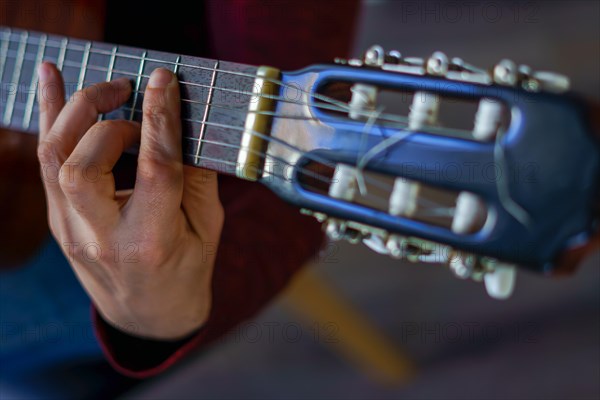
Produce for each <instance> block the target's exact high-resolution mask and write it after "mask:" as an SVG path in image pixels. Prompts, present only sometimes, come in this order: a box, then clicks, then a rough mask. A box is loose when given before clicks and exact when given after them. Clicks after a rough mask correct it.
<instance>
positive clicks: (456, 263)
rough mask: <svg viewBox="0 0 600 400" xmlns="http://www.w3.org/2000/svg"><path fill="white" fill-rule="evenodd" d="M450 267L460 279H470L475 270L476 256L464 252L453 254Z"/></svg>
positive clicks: (449, 263)
mask: <svg viewBox="0 0 600 400" xmlns="http://www.w3.org/2000/svg"><path fill="white" fill-rule="evenodd" d="M448 266H449V267H450V271H452V272H453V273H454V275H456V276H457V277H458V278H460V279H467V278H470V277H471V276H472V275H473V270H474V268H475V256H474V255H473V254H468V253H463V252H453V253H452V254H451V255H450V257H449V262H448Z"/></svg>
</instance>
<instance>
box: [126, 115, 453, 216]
mask: <svg viewBox="0 0 600 400" xmlns="http://www.w3.org/2000/svg"><path fill="white" fill-rule="evenodd" d="M123 109H124V111H130V110H131V107H123ZM135 112H138V113H139V112H141V111H140V110H135ZM184 120H186V121H188V122H192V123H197V124H206V125H209V126H215V127H219V128H225V129H228V130H239V131H247V132H248V131H249V130H247V129H246V128H244V127H239V126H235V125H227V124H219V123H214V122H209V121H206V122H203V121H199V120H193V119H188V118H185V119H184ZM228 130H226V131H225V132H226V133H229V134H231V133H232V132H229V131H228ZM249 132H250V133H251V134H252V135H255V136H258V137H261V138H262V139H264V140H269V141H274V142H277V143H279V144H281V145H283V146H285V147H288V148H290V149H291V150H292V151H296V152H298V153H300V154H301V155H303V156H306V157H307V158H308V159H309V160H311V161H316V162H321V163H323V164H330V165H329V166H330V167H331V168H334V167H335V164H331V161H330V160H327V159H324V158H321V157H318V156H316V155H313V154H309V153H307V152H305V151H303V150H301V149H299V148H298V147H296V146H294V145H292V144H290V143H288V142H286V141H283V140H281V139H277V138H272V137H269V136H266V135H264V134H261V133H260V132H256V131H249ZM184 139H185V140H191V141H194V142H199V143H208V144H215V145H222V146H225V147H230V148H234V149H241V148H242V147H241V146H240V145H236V144H233V143H225V142H217V141H212V140H208V139H200V138H194V137H184ZM246 150H247V151H250V152H251V153H254V154H257V155H259V156H261V157H269V158H271V159H274V160H275V161H278V162H280V163H282V164H284V165H287V166H290V167H293V168H294V169H296V170H298V171H299V172H300V173H303V174H306V175H308V176H309V177H311V178H316V179H318V180H320V181H322V182H324V183H328V184H331V177H329V176H327V175H322V174H316V173H315V171H313V170H310V169H307V168H304V167H300V166H297V165H294V164H293V163H290V162H289V161H287V160H285V159H282V158H280V157H277V156H273V155H270V154H268V153H265V152H260V151H257V150H253V149H246ZM187 155H188V156H189V154H187ZM199 158H201V157H199ZM212 161H215V162H217V161H218V160H216V159H213V160H212ZM223 162H224V163H227V164H232V165H237V163H235V162H232V161H223ZM272 175H274V176H276V177H279V178H282V179H284V180H289V179H290V178H289V177H284V176H282V175H275V174H272ZM365 180H366V181H367V182H369V183H370V184H372V185H373V186H375V187H378V188H379V189H382V190H390V191H391V190H392V189H393V185H389V184H386V183H385V182H382V181H379V180H377V179H375V178H372V177H369V176H366V177H365ZM309 186H310V185H309ZM313 187H314V188H316V189H318V188H317V187H316V186H314V185H313ZM363 197H372V198H377V199H379V200H382V201H386V200H387V199H386V198H385V197H383V196H376V195H370V194H368V193H366V194H365V195H364V196H363ZM417 202H418V203H420V204H422V205H424V206H426V207H431V208H437V209H438V210H437V211H436V210H434V212H441V213H444V212H446V211H447V210H452V209H453V208H448V207H443V206H440V205H439V203H437V202H435V201H432V200H429V199H425V198H418V199H417ZM440 210H441V211H440Z"/></svg>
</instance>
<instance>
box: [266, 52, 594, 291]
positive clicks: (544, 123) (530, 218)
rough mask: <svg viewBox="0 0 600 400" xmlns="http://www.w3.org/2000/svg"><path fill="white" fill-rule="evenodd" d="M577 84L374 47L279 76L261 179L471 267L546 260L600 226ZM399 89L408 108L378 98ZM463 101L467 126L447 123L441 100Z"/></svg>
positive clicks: (395, 243)
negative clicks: (572, 88)
mask: <svg viewBox="0 0 600 400" xmlns="http://www.w3.org/2000/svg"><path fill="white" fill-rule="evenodd" d="M567 89H568V80H567V79H566V78H564V77H562V76H559V75H556V74H551V73H545V72H533V71H531V69H529V68H528V67H525V66H516V65H515V64H514V63H512V62H510V61H507V60H504V61H502V62H500V63H499V64H498V65H497V66H496V67H495V68H494V69H493V70H492V71H484V70H481V69H478V68H475V67H472V66H469V65H467V64H465V63H464V62H463V61H462V60H459V59H453V60H448V59H447V58H446V57H445V55H443V54H442V53H435V54H434V55H433V56H432V57H431V58H429V59H428V60H419V59H410V58H402V57H401V55H400V54H399V53H397V52H390V53H388V54H385V53H384V52H383V50H382V49H381V48H379V47H377V46H376V47H373V48H372V49H370V50H369V52H367V54H366V55H365V58H364V59H362V60H348V61H347V60H338V62H337V64H335V65H316V66H312V67H309V68H306V69H304V70H301V71H297V72H292V73H286V74H284V75H283V77H282V84H281V91H280V93H279V95H280V98H282V100H281V101H278V103H277V106H276V110H275V113H274V115H275V117H274V119H273V125H272V129H271V137H272V138H273V140H272V141H271V142H270V143H269V146H268V149H267V157H266V163H265V168H264V173H263V175H262V179H261V180H262V182H263V183H264V184H266V185H267V186H269V187H270V188H271V189H272V190H273V191H275V192H276V193H277V194H279V195H280V196H281V197H282V198H284V199H285V200H287V201H290V202H292V203H294V204H296V205H298V206H300V207H302V208H303V209H304V210H305V212H306V213H308V214H311V215H314V216H315V217H317V218H318V219H320V220H322V221H323V222H324V223H325V226H326V230H327V233H328V234H329V236H330V237H331V238H332V239H339V238H346V239H348V240H351V241H361V240H362V241H364V242H365V243H367V244H368V245H369V246H370V247H372V248H374V249H375V250H377V251H379V252H382V253H386V254H390V255H392V256H396V257H407V258H409V259H412V260H414V261H435V262H442V263H446V264H448V265H450V267H451V269H452V270H453V271H454V272H455V273H456V274H457V275H459V276H461V277H469V276H470V277H473V278H476V279H481V278H483V279H486V278H485V277H486V276H489V277H492V276H493V275H494V273H497V274H500V273H501V271H504V272H506V271H512V269H511V268H513V267H512V266H514V265H518V266H520V267H523V268H527V269H531V270H536V271H542V272H548V271H551V270H552V269H553V266H554V264H553V261H554V260H555V259H556V257H557V256H558V255H559V254H560V253H561V252H562V251H564V250H566V249H568V248H569V247H572V246H576V245H578V244H580V243H582V242H584V241H585V240H587V238H588V237H589V236H590V235H591V234H592V232H593V231H594V229H596V228H597V226H596V225H595V224H596V220H595V216H594V211H595V208H594V207H595V204H596V203H597V200H598V197H597V194H598V189H599V188H598V183H599V179H598V178H599V177H600V151H599V150H600V147H599V144H598V142H597V140H596V139H595V138H594V137H593V135H592V128H591V127H590V126H589V125H588V122H587V119H586V115H585V112H586V111H585V107H583V105H582V103H580V102H579V101H578V100H577V99H576V98H574V97H573V96H571V95H570V94H568V93H567V92H566V91H567ZM390 91H396V92H401V93H403V94H404V95H405V96H408V98H409V99H410V101H409V102H410V103H411V106H410V108H409V110H407V111H406V114H405V115H402V114H401V113H400V114H398V113H390V112H388V110H386V109H384V108H381V107H379V102H378V98H379V96H380V95H382V94H383V93H384V92H386V93H387V92H390ZM461 101H464V102H470V103H472V104H474V109H473V110H474V111H473V115H470V116H469V118H470V121H471V122H472V125H471V127H468V128H466V129H450V128H448V127H444V126H442V125H440V123H439V121H438V113H439V111H440V110H441V109H443V108H444V107H446V106H447V105H448V104H451V103H452V102H461ZM392 106H393V104H392ZM373 197H375V199H371V200H372V201H369V198H373ZM504 272H503V273H504ZM511 273H512V272H506V273H505V275H506V274H508V275H506V276H509V278H506V279H509V280H510V279H512V278H510V276H512V275H510V274H511ZM490 281H492V279H491V278H490ZM490 285H491V286H494V285H500V286H502V285H503V283H498V282H496V283H494V282H492V283H489V284H488V286H490ZM491 290H492V292H493V291H494V289H493V288H492V289H491ZM507 290H508V289H506V288H505V289H502V288H500V289H498V290H497V291H496V293H492V294H495V295H496V297H503V296H505V295H506V291H507Z"/></svg>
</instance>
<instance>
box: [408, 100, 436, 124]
mask: <svg viewBox="0 0 600 400" xmlns="http://www.w3.org/2000/svg"><path fill="white" fill-rule="evenodd" d="M439 108H440V99H439V96H438V95H437V94H433V93H428V92H420V91H419V92H415V93H414V95H413V101H412V105H411V106H410V111H409V113H408V129H410V130H413V131H418V130H420V129H422V128H423V127H425V126H427V125H435V124H436V123H437V119H438V112H439Z"/></svg>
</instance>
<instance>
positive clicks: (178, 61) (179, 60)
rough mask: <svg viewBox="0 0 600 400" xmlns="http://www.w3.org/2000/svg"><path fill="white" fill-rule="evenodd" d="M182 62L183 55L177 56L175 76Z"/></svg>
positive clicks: (174, 69) (174, 68)
mask: <svg viewBox="0 0 600 400" xmlns="http://www.w3.org/2000/svg"><path fill="white" fill-rule="evenodd" d="M180 62H181V56H177V59H176V60H175V67H173V74H175V76H177V71H178V70H179V63H180Z"/></svg>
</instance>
